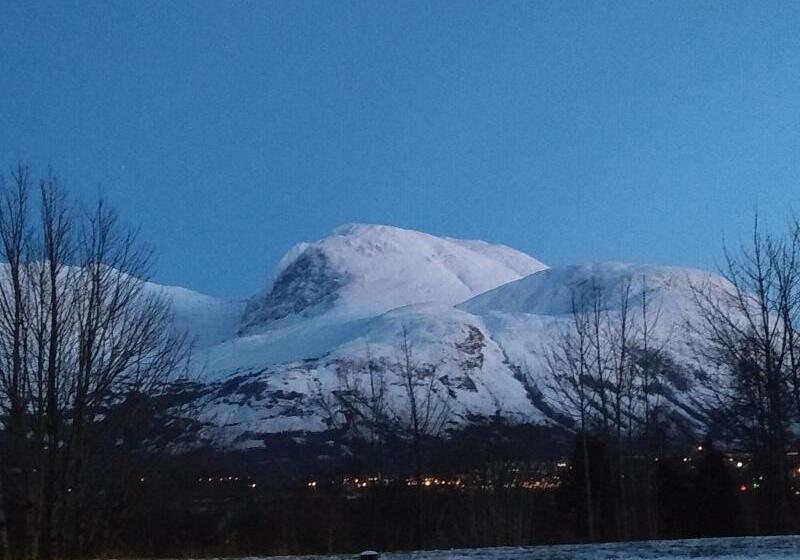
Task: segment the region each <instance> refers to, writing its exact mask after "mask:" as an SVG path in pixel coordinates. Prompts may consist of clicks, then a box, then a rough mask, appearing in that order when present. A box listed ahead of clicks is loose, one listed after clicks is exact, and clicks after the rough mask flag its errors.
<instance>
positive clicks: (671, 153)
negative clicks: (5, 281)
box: [0, 0, 800, 297]
mask: <svg viewBox="0 0 800 560" xmlns="http://www.w3.org/2000/svg"><path fill="white" fill-rule="evenodd" d="M798 29H800V3H796V2H784V3H769V2H767V3H751V2H732V1H731V2H728V1H726V2H721V1H720V2H707V3H700V2H609V3H604V2H561V1H559V2H533V1H529V2H494V1H492V2H490V1H484V2H477V1H466V0H464V1H460V0H459V1H453V2H437V1H433V2H432V1H424V2H414V1H405V0H404V1H402V2H379V1H367V0H364V1H362V2H330V1H319V2H302V1H291V2H277V1H275V2H266V1H264V2H241V1H239V2H201V1H192V2H179V1H170V2H152V3H148V2H144V1H137V2H118V3H115V2H110V3H109V2H103V3H92V2H88V1H80V2H67V1H59V2H53V3H47V2H39V3H15V4H12V3H10V2H3V4H2V6H0V45H1V46H2V48H0V163H2V164H3V165H8V164H13V163H14V162H16V161H17V160H19V159H23V160H26V161H29V162H31V163H32V164H33V165H34V166H35V167H36V168H37V169H40V170H42V169H44V168H45V167H46V166H47V165H52V166H53V167H54V168H55V170H56V171H57V172H58V173H59V175H60V176H61V177H62V179H63V180H64V182H65V183H66V184H67V186H68V187H69V188H70V190H72V191H73V192H76V193H78V194H79V195H81V196H84V197H89V198H91V197H93V196H96V195H97V193H103V194H104V195H105V196H106V197H107V198H109V199H110V200H111V202H112V203H113V204H114V205H115V206H116V207H117V208H118V209H119V210H120V212H121V213H122V214H123V216H124V218H125V219H126V220H127V221H129V222H131V223H134V224H140V225H141V227H142V229H143V235H144V237H145V239H146V240H147V241H149V242H151V243H152V244H154V245H155V246H156V249H157V253H158V255H159V260H158V267H157V269H156V271H155V277H156V279H158V280H159V281H163V282H167V283H173V284H181V285H185V286H189V287H192V288H195V289H199V290H201V291H204V292H207V293H211V294H215V295H221V296H226V297H245V296H248V295H250V294H251V293H253V292H254V291H256V290H257V289H259V288H260V287H261V286H262V285H263V283H264V281H265V278H266V277H267V276H268V274H269V271H270V269H271V267H272V266H273V265H274V264H275V263H276V262H277V260H278V258H279V257H280V255H281V254H282V253H283V252H284V251H286V250H287V249H288V248H289V247H290V246H291V245H292V244H294V243H295V242H297V241H300V240H304V239H315V238H318V237H321V236H323V235H325V234H326V233H327V232H328V231H329V230H330V229H332V228H333V227H335V226H336V225H338V224H340V223H343V222H377V223H389V224H395V225H399V226H403V227H409V228H414V229H420V230H424V231H428V232H431V233H434V234H441V235H449V236H455V237H468V238H482V239H487V240H490V241H496V242H502V243H506V244H508V245H511V246H513V247H516V248H519V249H521V250H524V251H527V252H529V253H531V254H532V255H534V256H536V257H538V258H539V259H541V260H542V261H544V262H546V263H548V264H566V263H573V262H586V261H597V260H628V261H647V262H655V263H670V264H685V265H691V266H700V267H713V266H714V265H715V263H716V262H717V261H718V258H719V254H720V246H721V242H722V239H723V236H725V237H726V238H727V239H735V238H736V237H737V236H741V235H743V234H744V233H746V232H747V229H748V227H749V225H750V221H751V215H752V212H753V210H754V208H755V207H756V205H757V206H758V208H759V211H760V213H761V215H762V217H763V219H764V220H765V221H766V223H767V224H768V225H770V226H771V227H777V226H779V225H780V224H781V222H782V221H783V220H784V218H785V217H786V214H787V212H788V211H789V209H790V208H793V207H794V208H798V206H800V204H798V203H799V202H800V190H798V179H800V158H799V157H798V156H799V155H800V33H798V32H797V30H798Z"/></svg>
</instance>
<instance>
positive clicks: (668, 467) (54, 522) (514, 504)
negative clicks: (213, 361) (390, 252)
mask: <svg viewBox="0 0 800 560" xmlns="http://www.w3.org/2000/svg"><path fill="white" fill-rule="evenodd" d="M0 257H2V260H3V261H5V263H6V264H5V265H4V268H3V271H2V279H0V560H11V559H31V560H35V559H38V558H52V559H57V558H80V557H91V556H104V555H115V556H120V555H133V556H188V555H241V554H272V553H275V554H278V553H314V552H341V551H356V550H360V549H365V548H377V549H381V550H392V549H420V548H449V547H475V546H497V545H529V544H538V543H555V542H576V541H577V542H591V541H600V540H625V539H643V538H676V537H697V536H722V535H738V534H766V533H771V534H774V533H783V532H794V531H797V530H798V529H800V527H798V523H797V521H796V520H797V519H800V517H799V516H798V513H800V511H798V509H800V495H798V492H799V491H800V487H799V486H798V484H797V480H798V476H799V475H798V473H800V470H798V469H800V464H798V457H797V454H796V453H797V450H798V447H797V443H798V442H797V434H796V431H795V429H794V427H795V426H797V425H798V420H800V338H798V336H796V330H795V329H794V324H796V322H797V321H799V320H800V317H798V311H800V226H798V224H796V223H794V224H792V225H791V227H790V228H789V231H788V233H787V234H786V235H784V236H772V235H764V234H762V233H761V232H759V230H758V227H757V224H756V227H755V228H754V232H753V236H752V239H751V240H750V241H749V242H748V243H746V244H745V246H743V247H742V248H741V249H740V250H737V251H735V252H727V253H726V267H725V270H724V271H723V274H724V276H725V281H724V282H720V281H718V280H714V279H713V278H709V280H708V282H703V283H701V284H698V285H692V286H691V289H690V290H689V292H690V293H688V294H687V295H686V297H687V298H689V299H690V300H691V301H692V305H693V307H694V309H695V311H696V312H694V313H692V314H691V316H690V317H687V318H686V319H685V321H684V322H683V323H681V324H680V328H679V330H680V331H681V332H680V333H679V334H680V336H679V338H680V340H678V341H676V340H675V338H678V337H675V338H672V337H665V336H664V331H665V329H662V328H661V323H662V321H665V317H663V316H662V315H663V310H662V309H661V308H660V304H659V302H658V301H657V300H655V298H652V297H651V294H652V293H653V290H651V288H650V286H649V279H648V278H646V277H642V278H629V279H628V281H627V282H624V283H623V285H621V286H616V287H615V288H614V290H613V293H610V292H609V291H608V290H607V289H603V288H602V286H601V284H600V282H595V281H592V280H589V281H587V283H586V284H585V285H582V286H578V287H575V290H574V292H573V294H572V300H571V302H572V307H571V312H570V313H569V314H568V315H567V316H566V318H567V319H568V320H566V321H564V322H563V324H564V328H563V329H562V330H561V331H560V332H559V333H558V335H557V336H556V337H555V338H554V339H553V340H551V341H550V342H549V343H548V344H547V345H546V346H544V347H543V348H541V355H542V356H544V357H545V359H544V362H543V363H544V364H545V365H544V366H543V368H542V370H541V371H529V370H528V369H527V368H525V367H523V366H516V365H513V364H511V368H512V369H513V370H514V372H515V373H516V375H517V378H518V380H519V381H520V382H521V383H522V385H523V386H524V388H525V390H526V391H527V394H528V396H529V397H530V398H531V399H532V400H534V401H535V403H536V404H537V406H538V407H539V408H540V409H541V410H542V411H544V412H545V413H546V414H548V415H549V416H550V420H551V421H550V422H549V423H548V424H547V425H546V426H536V425H512V424H509V423H507V422H505V421H503V420H502V419H499V418H495V419H492V418H490V419H487V418H472V419H469V420H471V421H472V422H471V423H470V424H469V425H468V427H463V422H462V423H459V422H455V421H454V418H453V413H452V410H453V399H454V398H455V395H456V394H457V393H456V392H455V391H454V390H453V387H454V385H455V384H462V383H467V382H468V381H469V376H468V375H466V374H465V376H464V379H451V378H448V377H447V376H446V375H443V374H441V373H440V372H439V371H438V370H437V366H436V365H435V364H427V363H422V362H421V361H419V360H418V357H417V356H416V355H415V349H414V348H413V347H412V344H411V342H410V340H409V336H408V335H407V333H406V331H405V329H403V331H402V332H401V333H400V335H401V336H400V342H399V345H398V348H397V352H396V355H397V356H398V358H397V359H396V360H390V359H389V358H387V357H375V358H373V356H372V355H371V352H370V349H369V348H366V349H365V356H364V358H363V359H353V360H351V361H342V360H340V361H339V363H338V372H337V374H338V375H337V385H336V387H335V388H334V389H333V390H331V388H330V387H323V386H322V384H320V385H318V386H316V387H311V390H310V392H311V393H312V395H311V396H312V398H311V400H312V401H313V406H315V407H316V409H317V411H318V412H319V414H320V415H322V417H323V418H324V420H325V421H326V422H327V424H328V426H329V431H328V432H325V433H320V434H308V433H293V434H278V435H274V436H265V441H264V443H265V445H264V448H263V449H258V450H251V451H247V452H235V453H234V452H221V451H215V450H213V449H210V448H204V447H203V448H200V447H197V446H192V445H191V442H195V443H196V441H199V440H198V439H195V435H196V434H197V433H198V430H199V429H200V428H201V426H200V424H199V422H198V421H196V420H195V419H193V417H194V415H195V412H196V411H194V410H193V408H192V407H193V403H196V402H197V398H196V397H198V395H199V394H200V393H199V392H201V391H202V389H201V388H200V386H199V385H197V384H195V383H192V382H191V381H189V380H188V378H184V377H182V376H178V374H179V373H180V372H181V371H182V370H183V369H184V365H185V364H187V363H189V362H188V361H187V359H188V348H189V344H188V343H187V341H186V339H185V336H183V335H182V334H181V333H177V332H174V331H173V326H172V325H173V321H172V317H171V315H170V305H169V302H168V301H166V300H165V299H164V297H163V295H162V294H161V292H160V291H158V290H157V289H155V288H153V285H151V284H148V283H147V282H146V278H147V273H148V270H149V264H150V254H149V252H148V251H146V250H144V249H143V248H142V247H141V245H140V244H139V243H138V242H137V240H136V236H135V235H134V234H133V233H132V232H131V231H129V230H127V229H125V228H124V227H122V226H121V225H120V224H119V222H118V220H117V218H116V216H115V214H114V212H113V211H112V210H111V209H109V208H108V207H107V205H105V204H104V203H103V202H99V203H97V204H96V205H94V206H91V207H86V206H81V205H77V204H74V203H73V202H71V201H70V199H69V198H68V196H67V194H66V193H65V191H64V190H63V189H62V188H61V187H60V186H59V183H58V181H57V180H56V179H55V178H54V177H53V176H51V175H48V176H46V177H44V178H43V179H41V180H37V181H34V180H33V179H32V177H31V175H30V172H29V170H28V169H27V168H25V167H23V166H20V167H17V168H15V169H14V170H13V171H12V172H11V173H10V174H8V175H7V176H6V177H4V178H3V184H2V188H1V189H0ZM668 319H669V320H670V321H672V322H674V321H675V318H674V317H670V318H668ZM482 336H483V335H482V333H481V332H480V331H479V330H478V329H472V330H470V331H469V333H468V336H467V339H466V340H465V341H464V342H463V343H460V344H459V347H458V349H459V351H461V352H462V353H463V356H464V360H463V367H464V368H465V370H470V371H472V370H475V369H476V368H478V369H479V368H480V367H481V363H482V356H481V355H480V352H479V351H478V350H479V349H480V347H481V344H482ZM674 344H680V345H682V346H681V349H682V352H680V353H675V352H673V350H674V348H672V345H674ZM476 349H478V350H476ZM689 350H691V354H692V355H693V356H695V357H696V358H697V359H696V360H694V361H692V363H691V364H689V363H688V362H687V360H686V359H685V356H686V355H687V352H688V351H689ZM677 355H681V356H684V359H678V358H677V357H676V356H677ZM689 389H691V391H690V392H691V395H692V396H691V401H690V402H688V401H686V400H682V396H683V397H686V398H687V399H688V398H689V397H688V396H687V395H688V393H689ZM398 397H402V398H398ZM457 426H461V427H457ZM179 449H180V450H181V451H180V452H178V450H179Z"/></svg>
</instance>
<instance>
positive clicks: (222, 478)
mask: <svg viewBox="0 0 800 560" xmlns="http://www.w3.org/2000/svg"><path fill="white" fill-rule="evenodd" d="M142 481H144V478H143V479H142ZM238 481H239V477H238V476H220V477H216V476H209V477H208V478H204V477H200V478H198V479H197V482H238Z"/></svg>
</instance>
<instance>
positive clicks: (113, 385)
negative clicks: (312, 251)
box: [0, 166, 187, 559]
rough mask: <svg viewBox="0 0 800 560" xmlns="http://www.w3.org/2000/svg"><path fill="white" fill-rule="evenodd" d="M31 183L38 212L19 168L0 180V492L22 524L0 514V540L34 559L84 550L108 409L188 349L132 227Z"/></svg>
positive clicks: (167, 371)
mask: <svg viewBox="0 0 800 560" xmlns="http://www.w3.org/2000/svg"><path fill="white" fill-rule="evenodd" d="M38 191H39V193H38V194H39V199H38V212H37V211H36V210H35V209H34V205H33V204H31V202H30V198H31V194H32V192H34V191H33V187H32V181H31V178H30V172H29V171H28V169H27V168H26V167H24V166H19V167H17V168H16V169H14V170H12V173H11V176H10V178H9V179H4V183H3V184H2V188H0V251H1V252H2V255H0V256H2V259H3V260H4V261H5V262H6V265H5V266H4V269H3V277H2V278H0V421H1V422H2V425H1V426H0V428H2V430H0V431H1V432H2V435H3V436H4V438H3V442H4V445H5V447H6V449H5V453H4V455H5V457H8V458H13V460H11V461H9V460H6V461H4V462H3V464H2V465H0V466H2V473H1V475H0V479H4V482H6V483H7V484H5V485H3V489H6V488H7V487H8V486H9V484H8V483H10V485H11V487H12V488H13V489H14V502H13V504H12V503H9V500H7V499H6V500H0V501H4V502H5V508H4V513H5V514H6V516H13V517H14V519H15V520H16V521H15V523H14V526H15V527H19V528H20V530H19V532H18V533H15V534H14V535H8V533H7V531H6V530H5V529H4V527H5V525H4V524H3V523H2V516H0V548H2V549H3V554H4V555H6V556H8V555H11V556H19V557H25V558H32V559H35V558H38V557H40V556H42V555H45V556H48V557H60V556H64V555H67V554H69V555H74V554H78V553H79V552H80V550H81V549H82V547H83V545H84V543H85V541H86V534H85V533H84V527H85V525H86V522H87V516H86V513H87V512H86V511H84V504H87V503H88V501H89V500H88V498H89V495H90V494H91V491H90V489H89V488H88V487H87V480H88V478H87V477H88V476H89V475H88V473H89V472H90V471H91V470H92V469H93V468H94V463H93V461H94V459H95V457H94V455H93V454H94V452H95V450H96V449H97V448H98V446H99V445H100V443H101V442H102V441H103V438H104V437H105V435H106V434H107V433H108V430H109V427H110V424H111V422H110V420H109V418H110V417H111V416H114V414H111V411H114V410H116V409H117V407H118V405H120V403H123V402H126V401H128V400H129V399H130V397H131V396H132V395H135V394H147V395H154V394H157V393H158V392H159V391H162V390H163V389H164V388H165V387H166V384H167V382H168V381H169V379H170V376H171V374H172V373H173V372H175V371H176V370H177V366H178V363H179V362H180V361H181V360H182V358H183V357H184V355H185V352H186V348H187V345H186V343H185V342H186V341H185V337H184V335H182V334H181V333H178V332H176V331H175V330H174V329H173V327H172V324H173V322H172V318H171V315H170V305H169V302H168V301H166V300H165V299H164V296H163V295H162V294H160V293H159V292H158V291H157V290H155V289H153V288H152V287H151V286H150V285H148V284H147V282H146V276H147V272H148V268H149V263H150V258H149V253H148V252H146V251H143V250H142V249H141V245H140V244H139V243H138V241H137V240H136V235H135V234H134V233H132V232H128V231H127V230H126V229H125V228H123V227H121V226H120V225H119V223H118V221H117V218H116V216H115V214H114V213H113V212H112V211H111V210H110V209H109V208H108V207H107V205H106V204H105V203H103V202H102V201H101V202H99V203H98V204H97V205H96V207H94V208H93V209H91V210H89V211H84V212H78V211H77V210H76V209H75V207H72V206H71V205H70V204H69V203H68V199H67V196H66V194H65V192H64V191H63V189H62V188H61V187H60V185H59V183H58V181H57V180H56V179H55V177H54V176H53V175H52V174H50V175H48V176H46V177H45V178H44V179H42V180H41V181H40V183H39V189H38ZM95 486H96V484H95ZM5 497H6V496H0V499H1V498H5Z"/></svg>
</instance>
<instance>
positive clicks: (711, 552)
mask: <svg viewBox="0 0 800 560" xmlns="http://www.w3.org/2000/svg"><path fill="white" fill-rule="evenodd" d="M278 558H279V557H271V559H272V560H278ZM280 558H292V559H293V560H301V559H308V560H310V559H329V560H339V559H345V558H347V559H352V558H357V555H355V554H349V555H338V556H295V557H280ZM381 558H383V559H385V560H682V559H684V558H687V559H688V558H691V559H692V560H706V559H716V558H721V559H725V560H774V559H777V558H800V536H789V537H736V538H725V539H690V540H674V541H647V542H631V543H609V544H593V545H557V546H531V547H501V548H473V549H463V550H435V551H426V552H395V553H387V554H382V555H381Z"/></svg>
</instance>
